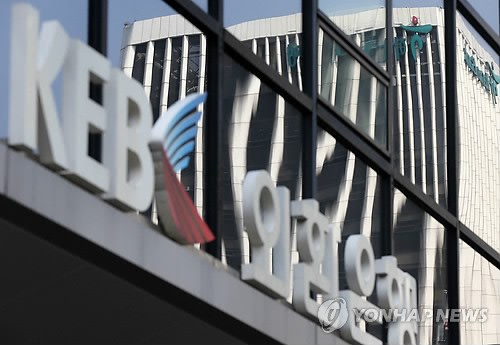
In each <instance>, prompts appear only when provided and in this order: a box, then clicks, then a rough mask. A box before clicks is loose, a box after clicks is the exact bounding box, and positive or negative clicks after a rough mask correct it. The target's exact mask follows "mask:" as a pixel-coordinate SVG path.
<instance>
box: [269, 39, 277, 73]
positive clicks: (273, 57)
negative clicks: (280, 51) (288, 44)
mask: <svg viewBox="0 0 500 345" xmlns="http://www.w3.org/2000/svg"><path fill="white" fill-rule="evenodd" d="M269 65H270V66H271V67H272V68H274V69H275V70H278V61H277V52H276V37H270V38H269Z"/></svg>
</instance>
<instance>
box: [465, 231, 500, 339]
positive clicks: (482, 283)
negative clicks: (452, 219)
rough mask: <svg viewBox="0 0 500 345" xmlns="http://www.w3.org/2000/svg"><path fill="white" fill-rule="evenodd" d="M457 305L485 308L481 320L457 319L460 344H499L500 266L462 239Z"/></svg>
mask: <svg viewBox="0 0 500 345" xmlns="http://www.w3.org/2000/svg"><path fill="white" fill-rule="evenodd" d="M460 308H462V309H465V310H471V311H472V312H476V311H478V310H479V311H480V310H481V309H486V310H487V312H486V316H487V320H486V321H485V322H477V321H476V322H465V321H463V320H461V322H460V337H461V341H462V344H500V270H499V269H498V268H496V267H495V266H494V265H493V264H491V263H490V262H488V261H487V260H486V259H485V258H484V257H482V256H481V255H480V254H479V253H478V252H476V251H475V250H474V249H472V248H471V247H470V246H469V245H468V244H467V243H465V242H463V241H462V240H460ZM479 317H480V315H479Z"/></svg>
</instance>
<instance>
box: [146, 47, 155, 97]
mask: <svg viewBox="0 0 500 345" xmlns="http://www.w3.org/2000/svg"><path fill="white" fill-rule="evenodd" d="M154 54H155V46H154V44H153V42H152V41H149V42H148V43H147V48H146V65H145V67H144V81H143V85H144V91H145V92H146V95H147V96H148V98H149V95H150V93H151V79H152V78H153V57H154Z"/></svg>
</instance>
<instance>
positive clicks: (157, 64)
mask: <svg viewBox="0 0 500 345" xmlns="http://www.w3.org/2000/svg"><path fill="white" fill-rule="evenodd" d="M154 48H155V52H154V56H153V76H152V80H151V95H150V98H149V99H150V101H151V107H152V108H153V121H156V120H157V119H158V117H159V116H160V97H161V86H162V82H163V62H164V61H163V60H164V58H165V40H160V41H156V42H154Z"/></svg>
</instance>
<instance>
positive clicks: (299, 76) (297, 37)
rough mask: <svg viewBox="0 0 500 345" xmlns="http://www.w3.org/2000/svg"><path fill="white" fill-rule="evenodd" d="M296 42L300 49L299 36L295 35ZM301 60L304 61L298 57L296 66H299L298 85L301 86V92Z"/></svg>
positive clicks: (300, 88) (300, 87)
mask: <svg viewBox="0 0 500 345" xmlns="http://www.w3.org/2000/svg"><path fill="white" fill-rule="evenodd" d="M295 42H297V46H298V47H300V42H299V35H298V34H295ZM299 59H301V60H302V57H301V56H300V57H299V56H297V60H296V66H297V83H298V84H299V90H300V91H302V90H303V89H302V69H301V68H300V64H299Z"/></svg>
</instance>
